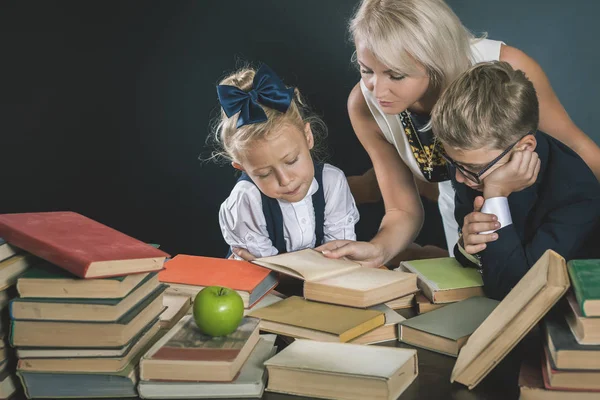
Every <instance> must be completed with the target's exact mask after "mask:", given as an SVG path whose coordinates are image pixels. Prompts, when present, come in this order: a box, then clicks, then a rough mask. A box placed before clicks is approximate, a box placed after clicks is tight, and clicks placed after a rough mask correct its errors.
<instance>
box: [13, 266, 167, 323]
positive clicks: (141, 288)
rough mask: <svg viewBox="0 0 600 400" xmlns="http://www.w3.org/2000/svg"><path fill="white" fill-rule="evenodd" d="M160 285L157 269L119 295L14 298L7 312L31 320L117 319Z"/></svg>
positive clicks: (18, 318) (14, 316) (15, 317)
mask: <svg viewBox="0 0 600 400" xmlns="http://www.w3.org/2000/svg"><path fill="white" fill-rule="evenodd" d="M159 285H160V282H159V281H158V276H157V273H156V272H153V273H150V274H145V278H144V279H143V280H142V281H141V282H140V283H139V284H138V286H137V287H136V288H135V289H134V290H133V291H132V292H130V293H129V294H128V295H127V296H126V297H124V298H122V299H70V298H47V299H39V298H16V299H14V300H12V301H11V303H10V316H11V318H12V319H14V320H31V321H34V320H40V321H42V320H43V321H96V322H99V321H107V322H110V321H116V320H118V319H119V318H121V317H122V316H123V315H124V314H125V313H126V312H127V311H129V310H130V309H131V308H133V307H134V306H135V305H136V304H138V303H140V301H142V300H143V299H144V298H146V297H147V296H148V295H149V294H150V293H152V292H153V291H154V290H155V289H156V288H157V287H158V286H159Z"/></svg>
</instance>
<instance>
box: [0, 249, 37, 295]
mask: <svg viewBox="0 0 600 400" xmlns="http://www.w3.org/2000/svg"><path fill="white" fill-rule="evenodd" d="M38 262H40V259H39V258H37V257H35V256H33V255H31V254H16V255H14V256H12V257H9V258H7V259H6V260H4V261H1V262H0V290H5V289H6V288H8V287H10V286H12V285H14V284H15V282H17V279H19V277H20V276H21V275H22V274H23V273H24V272H25V271H27V269H28V268H30V267H31V266H32V265H35V264H36V263H38Z"/></svg>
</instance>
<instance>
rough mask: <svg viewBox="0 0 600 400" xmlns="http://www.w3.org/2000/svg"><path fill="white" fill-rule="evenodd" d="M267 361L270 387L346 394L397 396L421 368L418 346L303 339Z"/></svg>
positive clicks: (357, 399)
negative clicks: (406, 347) (403, 347)
mask: <svg viewBox="0 0 600 400" xmlns="http://www.w3.org/2000/svg"><path fill="white" fill-rule="evenodd" d="M265 366H266V367H267V371H268V373H269V381H268V383H267V390H268V391H271V392H279V393H286V394H293V395H297V396H306V397H317V398H324V399H342V400H364V399H371V400H384V399H385V400H395V399H397V398H398V397H399V396H400V394H402V392H404V390H405V389H406V388H407V387H408V386H409V385H410V384H411V383H412V382H413V381H414V379H415V378H416V377H417V374H418V363H417V352H416V351H415V350H412V349H399V348H390V347H383V346H361V345H357V344H349V343H326V342H317V341H312V340H302V339H298V340H295V341H294V342H293V343H292V344H290V345H289V346H287V347H286V348H285V349H283V350H282V351H281V352H279V353H278V354H277V355H275V356H274V357H272V358H270V359H269V360H267V361H266V362H265Z"/></svg>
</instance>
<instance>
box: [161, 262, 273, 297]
mask: <svg viewBox="0 0 600 400" xmlns="http://www.w3.org/2000/svg"><path fill="white" fill-rule="evenodd" d="M159 279H160V281H161V282H164V283H168V284H169V285H170V286H171V288H170V289H169V291H170V292H171V293H175V294H177V293H181V294H185V295H189V296H191V297H195V296H196V294H198V292H199V291H200V290H202V289H203V288H205V287H207V286H224V287H228V288H230V289H233V290H235V291H237V292H238V293H239V294H240V296H242V300H244V307H245V308H250V307H252V306H253V305H254V304H255V303H256V302H257V301H258V300H260V299H261V298H262V297H263V296H264V295H265V294H267V293H268V292H269V291H271V290H272V289H273V288H274V287H275V286H276V285H277V274H275V273H273V272H271V271H269V270H268V269H265V268H261V267H259V266H257V265H254V264H252V263H249V262H247V261H238V260H229V259H223V258H212V257H201V256H190V255H185V254H178V255H176V256H175V257H173V259H171V260H169V261H168V262H166V263H165V269H164V270H163V271H161V272H160V274H159Z"/></svg>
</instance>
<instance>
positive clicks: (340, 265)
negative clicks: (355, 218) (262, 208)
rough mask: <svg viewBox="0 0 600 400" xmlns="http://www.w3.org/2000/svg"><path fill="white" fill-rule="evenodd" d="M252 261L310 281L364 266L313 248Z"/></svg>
mask: <svg viewBox="0 0 600 400" xmlns="http://www.w3.org/2000/svg"><path fill="white" fill-rule="evenodd" d="M252 262H253V263H254V264H257V265H260V266H262V267H265V268H269V269H270V270H273V271H277V272H281V273H283V274H286V275H289V276H292V277H294V278H298V279H302V280H305V281H308V282H312V281H316V280H319V279H323V278H327V277H330V276H335V275H341V274H343V273H346V272H348V271H351V270H353V269H356V268H362V267H361V266H360V264H358V263H355V262H354V261H349V260H344V259H332V258H327V257H325V256H324V255H323V254H321V253H319V252H318V251H315V250H313V249H305V250H300V251H294V252H291V253H285V254H279V255H276V256H271V257H262V258H257V259H256V260H254V261H252Z"/></svg>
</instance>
